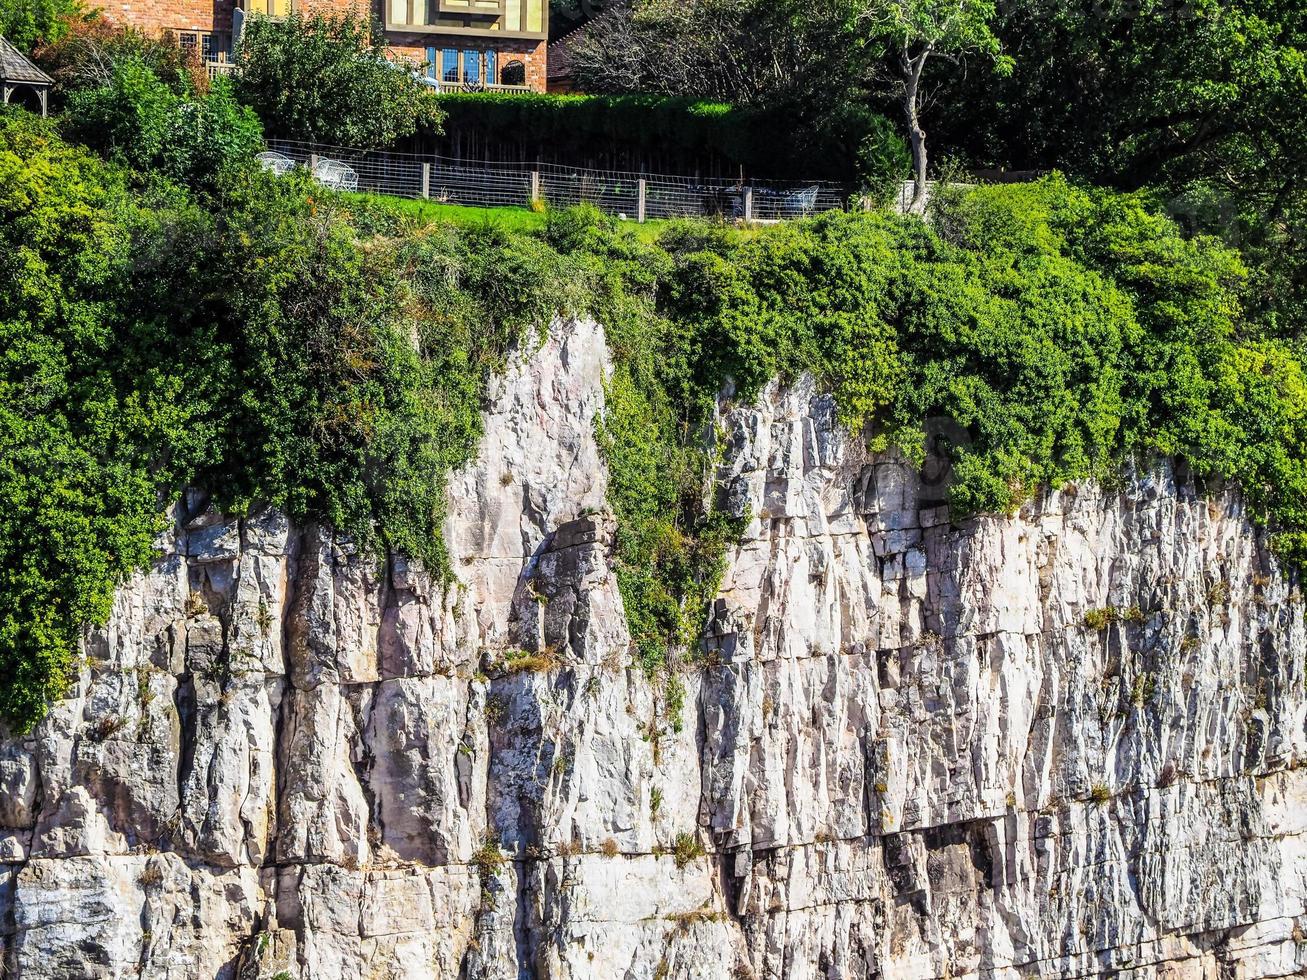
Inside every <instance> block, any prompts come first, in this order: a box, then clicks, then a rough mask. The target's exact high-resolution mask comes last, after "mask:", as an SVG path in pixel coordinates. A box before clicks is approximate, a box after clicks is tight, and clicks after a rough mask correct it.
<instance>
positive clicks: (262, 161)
mask: <svg viewBox="0 0 1307 980" xmlns="http://www.w3.org/2000/svg"><path fill="white" fill-rule="evenodd" d="M254 159H255V160H257V161H258V162H259V166H261V167H262V168H263V169H264V170H266V171H268V173H271V174H276V175H277V176H278V177H284V176H285V175H286V174H288V173H290V172H291V171H292V170H294V169H295V161H294V160H292V159H291V158H290V157H288V156H286V155H285V154H284V153H276V152H274V151H272V150H267V151H265V152H263V153H260V154H258V155H257V156H256V157H255V158H254Z"/></svg>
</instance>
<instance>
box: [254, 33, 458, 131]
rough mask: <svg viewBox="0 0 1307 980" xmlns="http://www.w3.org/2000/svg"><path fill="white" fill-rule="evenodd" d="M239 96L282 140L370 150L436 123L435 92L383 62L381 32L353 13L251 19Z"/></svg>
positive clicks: (401, 69) (401, 67)
mask: <svg viewBox="0 0 1307 980" xmlns="http://www.w3.org/2000/svg"><path fill="white" fill-rule="evenodd" d="M236 94H237V96H238V97H239V98H240V100H241V101H242V102H243V103H245V104H246V105H249V106H253V108H254V110H255V111H256V112H257V113H258V114H259V117H260V118H261V119H262V120H263V124H264V126H265V128H266V129H267V131H268V133H269V135H271V136H277V137H281V138H284V139H294V140H310V141H313V142H318V143H334V144H337V145H340V146H348V147H357V148H360V149H371V148H373V147H378V146H388V145H390V144H391V143H393V142H394V141H395V140H397V139H399V138H400V137H402V136H407V135H409V134H411V133H413V132H414V131H415V130H416V129H417V128H418V127H419V126H421V127H425V128H427V129H436V130H438V129H439V124H440V111H439V109H438V107H437V106H436V103H435V96H434V93H432V92H431V91H430V90H429V89H426V88H424V87H423V86H422V85H420V84H419V83H418V82H417V80H416V79H415V78H414V77H413V75H412V74H411V73H410V71H409V69H408V68H407V67H405V66H404V65H401V64H396V63H395V62H392V61H390V60H389V59H388V58H387V57H386V41H385V35H384V33H383V32H382V31H380V30H377V29H376V28H375V27H374V26H373V25H371V24H369V22H368V21H367V20H364V19H361V18H358V17H355V16H353V15H349V16H345V17H340V18H335V19H332V18H327V17H324V16H321V15H319V16H315V17H312V18H305V17H302V16H301V15H299V14H298V13H293V14H291V16H290V17H287V18H285V19H284V20H272V19H271V18H267V17H256V18H253V19H251V21H250V22H249V24H248V25H247V26H246V28H245V32H244V34H243V35H242V36H241V43H240V51H239V70H238V72H237V75H236Z"/></svg>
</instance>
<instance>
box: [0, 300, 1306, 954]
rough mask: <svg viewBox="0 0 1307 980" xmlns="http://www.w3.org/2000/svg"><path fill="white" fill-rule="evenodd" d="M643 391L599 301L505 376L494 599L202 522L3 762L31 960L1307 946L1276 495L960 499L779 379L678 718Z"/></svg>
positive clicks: (739, 424) (483, 462)
mask: <svg viewBox="0 0 1307 980" xmlns="http://www.w3.org/2000/svg"><path fill="white" fill-rule="evenodd" d="M606 371H607V355H606V349H605V345H604V342H603V337H602V332H601V331H600V330H599V328H598V327H597V326H596V325H595V324H593V323H589V322H580V323H568V324H558V325H556V329H555V330H554V332H553V335H552V336H551V338H550V339H549V340H548V342H547V343H545V345H544V346H543V347H542V348H541V349H540V350H539V351H537V352H535V353H534V354H533V355H532V357H531V358H530V359H529V360H525V361H523V362H521V363H519V364H518V365H517V366H515V367H514V368H513V369H512V370H511V371H510V372H509V373H508V375H507V376H506V377H505V378H503V379H501V380H500V381H498V382H496V383H495V387H494V390H493V391H492V393H491V395H492V397H491V400H490V408H489V410H488V412H487V415H486V431H485V437H484V440H483V445H482V447H481V453H480V456H479V459H478V461H477V462H476V463H475V464H473V465H472V466H470V467H468V469H467V470H465V471H464V472H461V473H459V474H457V476H456V478H455V479H454V480H453V481H452V484H451V488H450V495H449V496H450V517H449V521H448V524H447V532H446V536H447V542H448V545H449V548H450V552H451V554H452V556H453V564H454V569H455V572H456V577H457V581H456V583H454V584H452V585H451V586H449V587H444V586H442V585H440V584H439V583H438V582H436V581H433V580H432V578H431V577H430V576H429V575H427V574H426V573H425V572H424V571H423V570H422V569H421V568H418V567H416V566H415V565H414V564H412V563H410V562H407V561H405V560H403V559H402V558H401V557H399V556H391V557H389V558H388V559H386V560H384V561H378V560H376V559H374V558H372V557H370V556H368V555H365V554H360V553H359V552H358V550H357V549H356V548H354V547H353V546H352V545H351V543H350V542H348V541H346V540H342V539H339V538H337V537H334V536H333V535H332V534H330V533H329V532H328V531H326V530H324V529H321V528H316V527H294V526H291V525H290V524H289V523H288V522H287V521H286V520H285V519H284V518H282V517H281V516H279V515H278V514H276V513H270V512H265V513H261V514H257V515H254V516H252V517H250V518H248V519H246V520H232V519H229V518H227V517H225V516H224V515H222V514H220V513H217V512H215V511H214V510H213V509H212V508H211V507H210V506H208V503H207V501H206V500H205V499H204V497H203V496H202V495H201V494H198V493H194V494H190V495H188V497H187V498H186V500H184V501H183V502H182V503H180V504H179V505H178V507H177V508H176V509H175V512H174V514H173V518H174V520H173V524H172V527H171V528H170V530H169V531H168V532H166V533H165V534H164V535H162V537H161V538H160V541H159V547H160V553H161V557H160V559H159V560H158V562H157V563H156V564H155V566H154V567H153V568H152V569H151V570H150V572H149V573H148V574H143V575H140V576H138V577H137V578H136V579H134V580H133V581H132V582H130V583H128V584H127V585H126V586H125V587H123V588H122V589H121V590H120V592H119V594H118V597H117V600H116V603H115V607H114V612H113V615H112V618H111V621H110V623H109V625H108V626H107V627H106V628H105V629H103V630H99V631H96V632H95V633H94V634H92V635H91V636H90V637H89V638H88V641H87V644H86V664H85V667H84V669H83V671H82V673H81V676H80V678H79V680H78V683H77V684H76V685H75V688H74V690H72V691H71V692H70V694H69V697H68V698H67V699H65V700H64V701H61V702H59V703H58V704H57V705H55V706H54V709H53V710H52V712H51V715H50V717H49V718H48V719H47V720H46V721H45V722H44V723H43V724H42V725H41V726H40V727H39V728H38V729H37V730H36V731H35V732H33V733H32V734H31V735H30V736H29V737H27V738H25V739H18V740H14V739H11V740H9V741H7V742H3V743H0V785H2V787H3V792H2V793H0V924H2V927H0V934H2V935H3V942H4V962H5V965H6V967H7V968H8V971H9V974H10V975H12V976H16V977H18V978H26V980H30V978H56V977H58V978H74V977H75V978H95V977H106V978H107V977H121V976H141V977H146V978H165V977H166V978H173V977H220V978H227V977H237V976H239V977H243V978H255V977H258V978H264V980H269V978H272V977H274V976H278V975H280V974H282V973H283V972H284V973H286V974H289V975H290V976H292V977H297V978H362V977H369V978H377V977H396V978H397V977H414V978H426V977H456V976H466V977H472V978H481V977H497V978H498V977H503V978H513V977H521V976H541V977H553V978H575V980H582V978H592V977H630V978H643V980H649V978H655V977H659V978H682V977H686V978H705V980H706V978H713V980H717V978H723V977H730V976H735V977H766V978H782V977H784V978H787V980H788V978H809V977H811V978H817V977H822V978H829V977H848V978H854V977H871V976H881V977H939V978H943V977H952V978H960V977H982V976H983V977H986V978H988V977H1002V976H1017V975H1021V976H1028V975H1038V976H1050V977H1054V976H1055V977H1073V976H1084V975H1088V974H1094V973H1102V972H1110V971H1118V973H1119V975H1121V976H1127V977H1136V978H1144V977H1167V978H1178V977H1193V978H1200V977H1202V978H1207V977H1211V978H1216V977H1222V978H1226V977H1271V976H1290V975H1297V974H1298V973H1300V971H1302V970H1303V969H1304V968H1307V945H1304V942H1303V936H1304V929H1305V928H1307V905H1305V897H1307V838H1305V837H1304V834H1305V832H1307V776H1304V770H1303V769H1301V768H1300V764H1301V761H1302V760H1303V758H1304V753H1305V752H1307V735H1305V734H1304V726H1305V722H1307V698H1305V696H1304V695H1305V694H1307V687H1305V683H1304V663H1303V661H1304V649H1305V648H1307V635H1305V633H1304V621H1303V601H1302V597H1301V595H1300V594H1299V592H1298V591H1297V589H1296V587H1295V586H1294V585H1293V584H1292V583H1290V582H1288V581H1286V580H1285V578H1284V577H1283V576H1282V575H1281V574H1280V573H1279V571H1278V570H1277V568H1276V567H1275V563H1274V561H1273V559H1272V558H1271V556H1270V555H1269V553H1268V551H1267V548H1266V541H1265V537H1264V536H1263V535H1262V534H1261V533H1260V532H1258V531H1257V530H1256V529H1254V528H1253V527H1252V526H1251V525H1250V524H1249V522H1248V520H1247V517H1246V515H1245V513H1244V511H1243V507H1242V504H1241V502H1240V499H1239V497H1238V496H1237V495H1236V494H1233V493H1226V492H1215V493H1211V494H1209V495H1202V494H1200V493H1198V492H1197V490H1196V488H1195V486H1194V484H1193V482H1192V481H1191V480H1189V479H1187V478H1186V477H1184V475H1183V474H1177V473H1174V472H1172V471H1171V470H1169V469H1167V468H1165V467H1161V468H1158V469H1156V470H1155V471H1152V472H1150V473H1146V474H1141V475H1139V476H1137V477H1135V478H1132V479H1128V480H1126V481H1125V482H1124V484H1123V486H1122V488H1121V489H1119V490H1116V491H1113V492H1106V491H1104V490H1102V489H1099V488H1096V487H1093V486H1081V487H1078V488H1074V489H1073V488H1066V489H1064V490H1063V491H1060V492H1058V493H1055V494H1051V495H1048V496H1047V497H1045V498H1043V499H1041V500H1039V501H1036V502H1034V503H1032V504H1031V505H1029V506H1028V507H1027V508H1025V509H1024V510H1023V511H1022V512H1021V513H1020V514H1018V515H1015V516H1013V517H1010V518H978V519H973V520H968V521H965V522H961V523H957V524H954V523H952V522H951V521H950V520H949V517H948V514H947V512H946V511H945V510H944V509H943V508H942V507H941V504H940V500H939V497H940V495H941V491H940V489H939V488H938V486H937V485H923V483H922V481H921V480H920V479H919V477H918V476H917V474H916V473H915V472H914V471H913V470H910V469H908V468H906V467H904V466H903V465H902V464H900V463H898V462H896V461H895V460H892V459H887V458H884V457H871V456H868V455H867V453H866V452H865V451H864V450H863V449H862V447H861V446H860V444H858V443H857V442H855V441H853V440H850V439H849V437H848V436H847V434H846V433H844V432H843V431H842V430H841V429H840V428H839V426H838V425H837V424H836V423H835V421H834V411H833V404H832V402H831V400H830V399H829V398H828V397H826V396H824V395H822V394H821V393H820V392H818V391H815V390H813V389H812V387H811V385H809V384H806V383H800V384H798V385H797V386H795V387H793V388H790V389H787V390H779V389H776V388H773V389H771V390H769V391H768V392H767V393H766V394H765V395H764V397H763V398H762V399H761V400H760V402H759V403H758V404H757V405H754V406H743V407H736V408H733V409H731V410H730V411H728V412H726V413H725V414H724V415H723V417H722V419H721V423H722V427H723V429H724V431H725V432H726V434H727V439H728V440H729V444H728V446H727V450H726V454H725V463H724V465H723V467H722V471H721V473H720V494H721V499H722V500H723V502H724V504H725V505H726V506H728V507H730V508H732V509H734V510H735V511H736V512H737V513H740V514H745V513H748V514H750V515H752V523H751V524H750V526H749V528H748V530H747V532H746V534H745V535H744V539H743V541H742V542H741V544H740V546H739V547H738V549H736V551H735V552H734V554H733V555H732V557H731V562H730V567H729V570H728V573H727V576H726V580H725V582H724V584H723V587H722V591H721V594H720V597H719V599H718V601H717V602H716V604H715V606H714V609H713V613H712V618H711V625H710V628H709V632H708V636H709V640H708V644H707V646H708V650H707V653H706V655H705V657H704V658H703V662H702V664H701V665H700V666H698V667H695V668H687V669H686V670H685V672H684V675H683V680H684V684H685V688H686V698H685V708H684V710H683V711H682V712H681V715H680V717H679V718H677V717H671V716H670V712H669V708H668V704H667V699H666V692H665V689H664V687H663V686H662V685H661V684H660V683H657V682H651V681H650V679H648V678H646V677H645V675H644V674H643V673H642V672H641V671H639V670H638V669H632V668H631V667H630V659H631V658H630V655H629V653H628V652H627V645H628V635H627V632H626V627H625V623H624V617H623V614H622V609H621V599H620V596H619V594H618V592H617V589H616V585H615V581H614V578H613V574H612V571H611V567H610V560H611V544H612V536H613V531H614V524H613V521H612V519H611V517H609V516H608V515H607V511H606V507H605V503H604V499H605V492H606V476H605V471H604V467H603V464H602V461H601V459H600V456H599V453H598V450H597V447H596V445H595V440H594V420H595V418H596V414H597V413H598V412H600V411H602V404H603V389H602V379H603V377H604V375H605V372H606ZM523 650H524V651H528V652H532V653H534V654H535V658H534V659H532V660H530V661H523V660H522V658H520V657H516V658H515V656H514V655H515V654H516V651H523ZM514 659H517V660H518V661H519V665H522V664H525V666H526V668H527V669H515V668H514V665H513V660H514ZM487 841H489V842H491V844H488V843H487Z"/></svg>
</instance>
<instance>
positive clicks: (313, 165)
mask: <svg viewBox="0 0 1307 980" xmlns="http://www.w3.org/2000/svg"><path fill="white" fill-rule="evenodd" d="M317 169H318V155H317V154H316V153H310V154H309V173H314V172H315V171H316V170H317Z"/></svg>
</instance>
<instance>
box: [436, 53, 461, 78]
mask: <svg viewBox="0 0 1307 980" xmlns="http://www.w3.org/2000/svg"><path fill="white" fill-rule="evenodd" d="M440 79H441V81H444V82H453V83H455V84H457V82H458V52H457V51H455V50H454V49H453V48H445V50H443V51H441V52H440Z"/></svg>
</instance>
